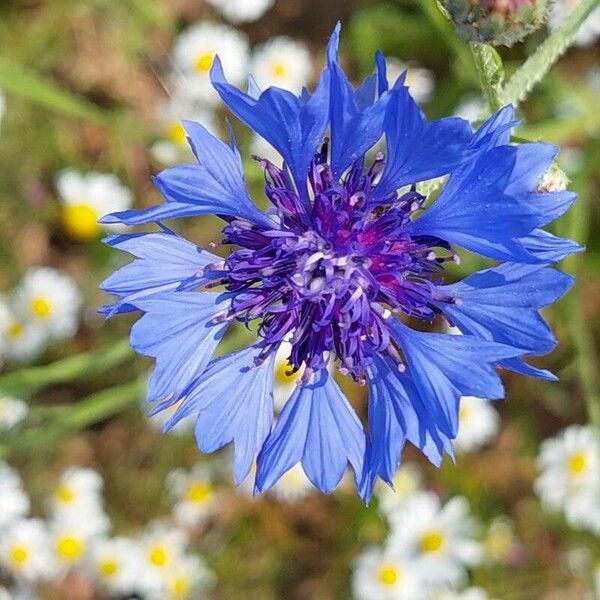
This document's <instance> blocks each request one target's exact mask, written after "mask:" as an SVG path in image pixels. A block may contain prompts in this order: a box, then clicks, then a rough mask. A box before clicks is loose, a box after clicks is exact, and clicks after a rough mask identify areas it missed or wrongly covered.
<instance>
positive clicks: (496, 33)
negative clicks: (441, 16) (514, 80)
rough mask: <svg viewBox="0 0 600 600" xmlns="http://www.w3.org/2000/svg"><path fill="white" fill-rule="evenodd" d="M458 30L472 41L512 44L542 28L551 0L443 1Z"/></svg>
mask: <svg viewBox="0 0 600 600" xmlns="http://www.w3.org/2000/svg"><path fill="white" fill-rule="evenodd" d="M439 3H440V5H441V7H442V9H443V10H444V12H446V14H447V15H448V16H449V18H450V19H451V20H452V21H453V22H454V24H455V25H456V28H457V30H458V32H459V33H460V34H461V35H462V36H463V37H465V38H466V39H468V40H469V41H472V42H484V43H486V44H492V45H493V46H512V45H513V44H514V43H515V42H520V41H521V40H522V39H523V38H524V37H526V36H527V35H529V34H531V33H533V32H534V31H535V30H536V29H538V28H539V27H540V26H541V25H542V23H543V22H544V20H545V19H546V16H547V13H548V8H549V5H550V0H439Z"/></svg>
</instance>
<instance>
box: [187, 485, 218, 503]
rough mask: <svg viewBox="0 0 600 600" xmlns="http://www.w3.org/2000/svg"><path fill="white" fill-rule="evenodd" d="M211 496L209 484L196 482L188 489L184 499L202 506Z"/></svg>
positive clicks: (211, 489) (211, 491)
mask: <svg viewBox="0 0 600 600" xmlns="http://www.w3.org/2000/svg"><path fill="white" fill-rule="evenodd" d="M212 495H213V488H212V486H211V485H210V484H208V483H205V482H203V481H196V482H194V483H192V484H191V485H190V486H189V487H188V490H187V494H186V498H187V499H188V501H189V502H193V503H194V504H204V503H205V502H207V501H208V500H210V499H211V497H212Z"/></svg>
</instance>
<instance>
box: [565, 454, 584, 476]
mask: <svg viewBox="0 0 600 600" xmlns="http://www.w3.org/2000/svg"><path fill="white" fill-rule="evenodd" d="M586 467H587V456H586V455H585V454H583V452H579V453H577V454H573V455H572V456H571V457H570V458H569V471H570V472H571V473H572V474H573V475H581V474H582V473H583V472H584V471H585V469H586Z"/></svg>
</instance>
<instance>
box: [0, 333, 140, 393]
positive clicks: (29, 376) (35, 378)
mask: <svg viewBox="0 0 600 600" xmlns="http://www.w3.org/2000/svg"><path fill="white" fill-rule="evenodd" d="M132 356H133V352H132V350H131V349H130V347H129V344H128V342H127V340H119V341H117V342H114V343H112V344H111V346H110V347H109V348H102V349H101V350H96V351H95V352H82V353H81V354H76V355H75V356H70V357H69V358H65V359H63V360H59V361H56V362H54V363H52V364H49V365H44V366H41V367H28V368H24V369H19V370H18V371H13V372H12V373H6V374H5V375H2V376H0V390H2V391H3V392H6V393H8V394H14V395H16V396H21V395H30V394H32V393H34V392H35V391H37V390H39V389H41V388H43V387H46V386H49V385H53V384H56V383H65V382H68V381H72V380H74V379H77V378H78V377H83V376H85V375H88V374H89V373H90V372H92V371H93V372H94V373H95V374H98V373H101V372H103V371H107V370H108V369H110V368H112V367H114V366H116V365H118V364H120V363H122V362H125V361H126V360H127V359H129V358H131V357H132Z"/></svg>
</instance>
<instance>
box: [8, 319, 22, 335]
mask: <svg viewBox="0 0 600 600" xmlns="http://www.w3.org/2000/svg"><path fill="white" fill-rule="evenodd" d="M23 331H24V328H23V325H22V324H21V323H18V322H17V321H13V322H12V323H11V324H10V325H9V326H8V329H7V330H6V333H7V334H8V337H9V338H12V339H17V338H20V337H21V336H22V335H23Z"/></svg>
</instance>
